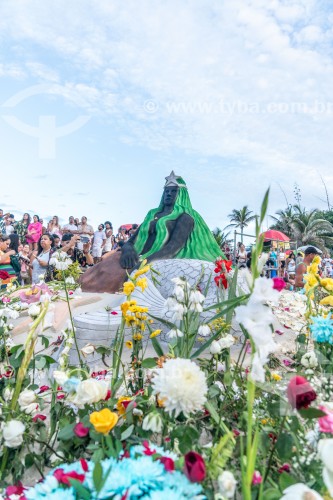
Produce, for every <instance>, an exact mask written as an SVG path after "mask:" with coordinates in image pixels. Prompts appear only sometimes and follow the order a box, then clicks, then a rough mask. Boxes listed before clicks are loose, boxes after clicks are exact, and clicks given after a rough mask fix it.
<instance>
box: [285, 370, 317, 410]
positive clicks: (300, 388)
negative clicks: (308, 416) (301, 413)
mask: <svg viewBox="0 0 333 500" xmlns="http://www.w3.org/2000/svg"><path fill="white" fill-rule="evenodd" d="M287 396H288V401H289V403H290V404H291V406H292V407H293V408H296V409H297V410H300V409H301V408H308V407H309V405H310V403H311V402H312V401H314V400H315V399H316V398H317V394H316V393H315V391H314V389H313V388H312V386H311V384H310V382H308V381H307V380H306V378H304V377H300V376H299V375H296V377H293V378H292V379H291V380H290V382H289V384H288V388H287Z"/></svg>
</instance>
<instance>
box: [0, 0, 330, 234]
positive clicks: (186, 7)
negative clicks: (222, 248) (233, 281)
mask: <svg viewBox="0 0 333 500" xmlns="http://www.w3.org/2000/svg"><path fill="white" fill-rule="evenodd" d="M328 4H329V3H328V2H324V1H321V0H295V1H294V0H286V1H284V0H233V1H232V2H231V1H227V0H210V1H209V2H208V1H201V0H193V1H189V0H188V1H187V0H184V1H183V2H179V0H166V1H162V0H149V1H148V0H140V1H138V0H126V2H124V1H114V0H109V1H107V2H106V1H104V0H94V1H93V0H70V1H68V0H67V1H64V0H57V2H54V1H51V0H43V1H42V2H41V1H37V0H15V2H12V1H10V0H7V1H6V0H4V1H3V2H1V4H0V42H1V51H0V77H1V86H0V138H1V148H0V162H1V163H0V165H1V166H0V172H1V187H2V189H1V194H0V206H1V208H4V209H5V210H7V209H9V210H10V211H13V212H14V213H15V214H19V213H21V212H22V211H30V212H33V213H39V214H40V215H42V216H43V217H44V218H48V217H49V216H52V215H56V214H57V215H59V216H60V217H61V218H65V217H67V216H68V215H72V214H73V215H74V216H79V217H80V216H81V215H87V216H88V218H89V219H90V221H91V222H92V223H93V224H94V225H97V223H99V222H100V221H104V220H106V219H110V220H111V221H112V222H113V223H114V225H115V226H117V225H120V224H122V223H131V222H140V221H141V220H142V219H143V217H144V215H145V214H146V212H147V210H148V209H150V208H152V207H154V206H156V205H157V204H158V201H159V198H160V195H161V190H162V187H163V183H164V177H165V176H166V175H168V174H169V173H170V170H171V169H174V170H175V172H176V173H177V174H181V175H182V176H183V177H184V178H185V180H186V182H187V184H188V186H189V189H190V195H191V199H192V204H193V206H194V208H195V209H197V210H198V211H199V212H200V213H201V214H202V215H203V216H204V217H205V219H206V221H207V222H208V224H209V225H210V226H211V227H216V226H220V227H223V226H224V225H225V224H226V223H227V215H228V213H230V211H231V210H232V209H233V208H241V207H242V206H243V205H245V204H248V205H249V207H250V208H251V209H253V210H254V211H256V210H258V207H259V205H260V201H261V199H262V196H263V194H264V192H265V190H266V189H267V187H268V186H270V187H271V199H270V210H269V211H270V213H274V211H275V210H276V209H278V208H281V207H283V206H284V205H285V199H284V195H283V193H282V191H284V192H285V194H286V196H287V198H288V201H289V202H294V198H293V187H294V183H295V182H296V183H298V185H299V187H300V189H301V193H302V202H303V203H304V204H305V205H306V206H308V207H309V208H310V207H319V208H325V206H326V205H325V192H324V187H323V184H322V182H321V180H320V176H319V174H320V175H321V176H322V177H323V179H324V180H325V182H326V184H327V187H328V189H329V192H330V195H331V197H332V200H333V185H332V184H333V182H332V181H333V170H332V167H331V164H332V156H333V155H332V153H333V141H332V130H333V129H332V116H333V78H332V76H333V60H332V47H333V44H332V42H333V11H332V12H331V11H329V10H328V7H327V6H328ZM332 200H331V201H332ZM332 203H333V201H332Z"/></svg>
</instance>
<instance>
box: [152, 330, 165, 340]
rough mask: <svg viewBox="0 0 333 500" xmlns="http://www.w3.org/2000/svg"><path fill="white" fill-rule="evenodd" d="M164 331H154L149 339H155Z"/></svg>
mask: <svg viewBox="0 0 333 500" xmlns="http://www.w3.org/2000/svg"><path fill="white" fill-rule="evenodd" d="M161 331H162V330H154V331H153V332H152V333H151V334H150V335H149V338H150V339H153V338H154V337H157V335H159V334H160V333H161Z"/></svg>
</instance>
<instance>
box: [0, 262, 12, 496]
mask: <svg viewBox="0 0 333 500" xmlns="http://www.w3.org/2000/svg"><path fill="white" fill-rule="evenodd" d="M9 278H10V275H9V274H8V273H7V271H0V280H8V279H9ZM14 487H15V486H13V488H14Z"/></svg>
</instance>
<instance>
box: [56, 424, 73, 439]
mask: <svg viewBox="0 0 333 500" xmlns="http://www.w3.org/2000/svg"><path fill="white" fill-rule="evenodd" d="M74 427H75V423H74V424H68V425H65V427H63V428H62V429H61V430H60V432H59V434H58V439H60V441H68V440H69V439H72V438H73V437H74V435H75V434H74Z"/></svg>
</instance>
